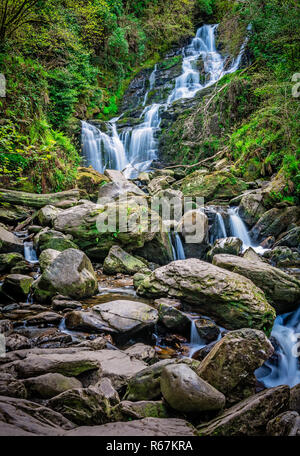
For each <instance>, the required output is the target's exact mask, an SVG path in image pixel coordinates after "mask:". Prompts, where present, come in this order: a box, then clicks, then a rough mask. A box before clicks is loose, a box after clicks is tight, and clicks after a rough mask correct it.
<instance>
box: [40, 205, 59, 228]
mask: <svg viewBox="0 0 300 456" xmlns="http://www.w3.org/2000/svg"><path fill="white" fill-rule="evenodd" d="M61 211H62V209H59V208H58V207H55V206H45V207H42V208H41V209H40V210H39V211H38V213H37V215H36V222H37V223H39V224H40V225H41V226H53V222H54V220H55V219H56V217H57V215H58V214H59V213H60V212H61Z"/></svg>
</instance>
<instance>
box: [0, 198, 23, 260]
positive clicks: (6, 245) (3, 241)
mask: <svg viewBox="0 0 300 456" xmlns="http://www.w3.org/2000/svg"><path fill="white" fill-rule="evenodd" d="M0 198H1V192H0ZM23 251H24V246H23V242H22V241H21V240H20V239H19V238H18V237H17V236H16V235H15V234H13V233H11V232H10V231H7V230H6V229H5V228H4V227H3V226H1V225H0V253H10V252H17V253H23Z"/></svg>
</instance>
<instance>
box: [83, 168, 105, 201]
mask: <svg viewBox="0 0 300 456" xmlns="http://www.w3.org/2000/svg"><path fill="white" fill-rule="evenodd" d="M108 182H109V179H108V178H107V177H106V176H104V174H100V173H99V172H98V171H96V170H95V169H94V168H93V167H92V166H89V167H87V168H84V167H79V168H78V170H77V177H76V183H77V187H78V188H80V189H83V190H86V192H87V193H88V195H89V196H90V197H92V198H97V196H98V192H99V189H100V188H101V187H102V186H103V185H105V184H107V183H108Z"/></svg>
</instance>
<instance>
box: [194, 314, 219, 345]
mask: <svg viewBox="0 0 300 456" xmlns="http://www.w3.org/2000/svg"><path fill="white" fill-rule="evenodd" d="M195 326H196V328H197V331H198V334H199V336H200V337H201V339H203V340H205V342H212V341H213V340H216V339H217V338H218V337H219V334H220V329H219V327H218V326H217V325H216V323H215V322H213V321H212V320H209V319H208V318H200V319H199V320H196V321H195Z"/></svg>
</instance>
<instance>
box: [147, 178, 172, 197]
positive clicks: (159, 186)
mask: <svg viewBox="0 0 300 456" xmlns="http://www.w3.org/2000/svg"><path fill="white" fill-rule="evenodd" d="M173 182H175V179H174V178H173V177H172V176H159V177H155V178H154V179H152V180H151V181H150V183H149V184H148V191H149V193H150V195H155V194H157V193H158V192H160V191H161V190H165V189H166V188H168V187H170V186H171V184H172V183H173Z"/></svg>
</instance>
